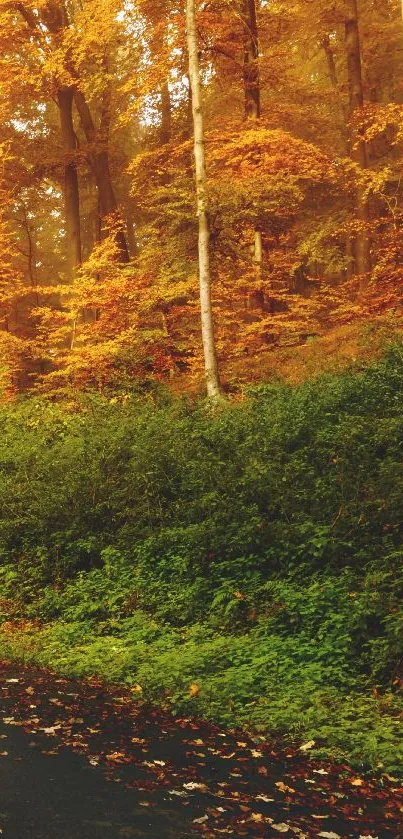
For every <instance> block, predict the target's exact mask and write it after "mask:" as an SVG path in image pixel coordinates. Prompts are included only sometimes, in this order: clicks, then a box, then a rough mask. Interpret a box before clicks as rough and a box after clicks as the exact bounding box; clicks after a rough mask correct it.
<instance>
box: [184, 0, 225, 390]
mask: <svg viewBox="0 0 403 839" xmlns="http://www.w3.org/2000/svg"><path fill="white" fill-rule="evenodd" d="M186 27H187V43H188V52H189V79H190V85H191V91H192V114H193V132H194V160H195V175H196V193H197V218H198V225H199V285H200V306H201V328H202V340H203V350H204V363H205V374H206V384H207V395H208V396H209V398H210V399H211V400H213V401H215V402H217V401H219V400H220V399H221V397H222V392H221V386H220V379H219V374H218V364H217V354H216V347H215V338H214V322H213V308H212V302H211V274H210V222H209V204H208V192H207V176H206V159H205V143H204V120H203V102H202V88H201V80H200V67H199V45H198V35H197V23H196V8H195V0H187V2H186Z"/></svg>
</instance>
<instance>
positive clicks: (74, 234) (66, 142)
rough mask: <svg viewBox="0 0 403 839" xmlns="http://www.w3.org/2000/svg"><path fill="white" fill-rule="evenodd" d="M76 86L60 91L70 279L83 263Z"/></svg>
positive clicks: (58, 96) (58, 95)
mask: <svg viewBox="0 0 403 839" xmlns="http://www.w3.org/2000/svg"><path fill="white" fill-rule="evenodd" d="M73 96H74V93H73V89H72V88H67V87H66V88H61V89H60V90H58V92H57V103H58V106H59V115H60V131H61V136H62V141H63V146H64V152H65V162H64V203H65V214H66V240H67V276H68V278H69V280H70V281H72V280H73V278H74V273H75V270H76V268H77V266H78V265H80V264H81V231H80V198H79V188H78V175H77V167H76V162H75V154H76V137H75V133H74V124H73Z"/></svg>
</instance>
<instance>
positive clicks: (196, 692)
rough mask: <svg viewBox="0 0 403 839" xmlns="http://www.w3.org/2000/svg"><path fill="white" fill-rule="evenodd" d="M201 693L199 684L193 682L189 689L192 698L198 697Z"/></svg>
mask: <svg viewBox="0 0 403 839" xmlns="http://www.w3.org/2000/svg"><path fill="white" fill-rule="evenodd" d="M199 693H200V686H199V685H198V684H197V682H192V684H191V685H190V687H189V695H190V696H198V695H199Z"/></svg>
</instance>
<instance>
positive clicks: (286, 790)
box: [275, 781, 295, 792]
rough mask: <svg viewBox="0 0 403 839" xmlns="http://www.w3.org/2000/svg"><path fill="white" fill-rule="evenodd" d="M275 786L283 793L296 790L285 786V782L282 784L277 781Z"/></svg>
mask: <svg viewBox="0 0 403 839" xmlns="http://www.w3.org/2000/svg"><path fill="white" fill-rule="evenodd" d="M275 786H276V787H277V789H279V790H280V791H281V792H295V789H293V788H292V787H288V786H287V784H283V782H282V781H277V783H276V784H275Z"/></svg>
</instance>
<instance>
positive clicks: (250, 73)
mask: <svg viewBox="0 0 403 839" xmlns="http://www.w3.org/2000/svg"><path fill="white" fill-rule="evenodd" d="M241 17H242V21H243V27H244V55H243V89H244V116H245V119H246V120H253V121H256V120H258V119H260V116H261V107H260V71H259V33H258V26H257V15H256V0H242V7H241ZM253 268H254V274H255V288H254V291H253V292H252V293H251V294H248V296H247V307H248V308H250V309H255V308H257V309H263V308H264V293H263V290H262V268H263V242H262V231H261V230H260V229H259V228H258V227H256V228H255V231H254V242H253Z"/></svg>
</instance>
